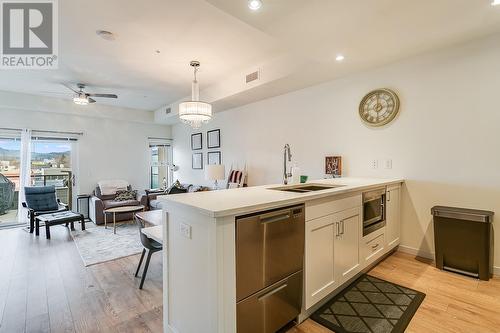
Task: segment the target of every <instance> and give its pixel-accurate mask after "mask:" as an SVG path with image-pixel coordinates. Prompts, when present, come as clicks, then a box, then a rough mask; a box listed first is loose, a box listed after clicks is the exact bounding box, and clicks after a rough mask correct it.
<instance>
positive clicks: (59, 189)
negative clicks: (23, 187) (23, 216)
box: [0, 171, 73, 210]
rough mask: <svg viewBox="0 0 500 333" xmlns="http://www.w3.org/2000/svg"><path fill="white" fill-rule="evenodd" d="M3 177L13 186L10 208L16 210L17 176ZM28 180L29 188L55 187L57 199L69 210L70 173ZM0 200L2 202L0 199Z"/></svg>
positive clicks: (70, 193) (32, 177) (71, 196)
mask: <svg viewBox="0 0 500 333" xmlns="http://www.w3.org/2000/svg"><path fill="white" fill-rule="evenodd" d="M0 173H1V172H0ZM5 177H6V178H7V179H9V180H10V181H11V182H13V183H14V184H15V193H14V200H13V202H12V206H11V207H12V208H11V209H13V210H15V209H17V206H18V200H19V183H20V182H19V176H18V175H5ZM30 179H31V180H30V186H50V185H53V186H55V188H56V194H57V198H58V199H60V200H61V202H63V203H65V204H67V205H69V207H70V209H71V207H72V201H73V200H72V198H73V182H72V173H71V172H70V171H65V172H64V173H61V174H56V175H41V174H32V175H31V177H30ZM0 200H2V198H1V197H0Z"/></svg>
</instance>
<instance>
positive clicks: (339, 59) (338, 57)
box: [335, 54, 345, 62]
mask: <svg viewBox="0 0 500 333" xmlns="http://www.w3.org/2000/svg"><path fill="white" fill-rule="evenodd" d="M344 59H345V57H344V56H343V55H342V54H338V55H337V56H336V57H335V60H336V61H339V62H340V61H344Z"/></svg>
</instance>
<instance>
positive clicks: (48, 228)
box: [45, 222, 50, 239]
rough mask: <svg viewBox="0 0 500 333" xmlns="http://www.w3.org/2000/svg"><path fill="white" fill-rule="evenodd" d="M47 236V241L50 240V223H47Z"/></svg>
mask: <svg viewBox="0 0 500 333" xmlns="http://www.w3.org/2000/svg"><path fill="white" fill-rule="evenodd" d="M45 235H46V237H47V239H50V225H49V223H48V222H45Z"/></svg>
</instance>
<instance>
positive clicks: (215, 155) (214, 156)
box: [207, 151, 221, 165]
mask: <svg viewBox="0 0 500 333" xmlns="http://www.w3.org/2000/svg"><path fill="white" fill-rule="evenodd" d="M214 164H221V154H220V151H209V152H208V153H207V165H214Z"/></svg>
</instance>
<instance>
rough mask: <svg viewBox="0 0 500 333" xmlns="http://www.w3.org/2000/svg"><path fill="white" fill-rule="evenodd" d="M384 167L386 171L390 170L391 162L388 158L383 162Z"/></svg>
mask: <svg viewBox="0 0 500 333" xmlns="http://www.w3.org/2000/svg"><path fill="white" fill-rule="evenodd" d="M384 167H385V168H386V169H392V160H391V159H390V158H388V159H386V160H385V161H384Z"/></svg>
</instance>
